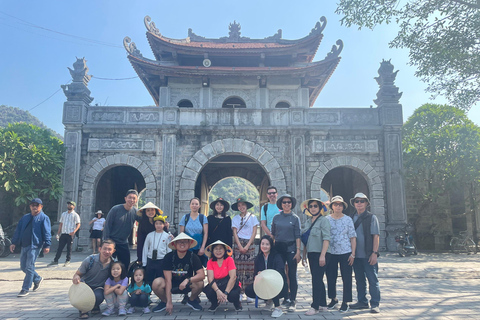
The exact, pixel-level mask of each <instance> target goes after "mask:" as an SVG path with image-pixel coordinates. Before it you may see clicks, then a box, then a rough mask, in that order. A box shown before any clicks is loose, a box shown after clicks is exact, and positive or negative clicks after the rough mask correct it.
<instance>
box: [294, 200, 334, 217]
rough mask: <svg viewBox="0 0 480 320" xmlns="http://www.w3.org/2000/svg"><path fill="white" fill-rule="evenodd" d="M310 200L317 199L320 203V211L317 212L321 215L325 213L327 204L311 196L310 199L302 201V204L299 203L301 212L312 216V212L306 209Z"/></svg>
mask: <svg viewBox="0 0 480 320" xmlns="http://www.w3.org/2000/svg"><path fill="white" fill-rule="evenodd" d="M310 201H317V202H318V203H320V212H319V213H320V214H321V215H322V216H324V215H325V214H326V213H327V211H328V209H327V206H326V205H325V202H323V201H322V200H320V199H317V198H312V199H308V200H305V201H303V202H302V204H301V205H300V209H301V210H302V212H303V213H304V214H306V215H307V216H309V217H311V216H312V214H311V213H310V211H309V210H308V203H309V202H310Z"/></svg>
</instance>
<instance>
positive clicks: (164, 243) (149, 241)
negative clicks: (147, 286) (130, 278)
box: [142, 231, 172, 267]
mask: <svg viewBox="0 0 480 320" xmlns="http://www.w3.org/2000/svg"><path fill="white" fill-rule="evenodd" d="M169 243H170V233H167V232H156V231H152V232H150V233H149V234H148V235H147V238H146V239H145V244H144V245H143V253H142V263H143V266H144V267H145V266H146V265H147V258H150V259H152V255H153V250H157V260H160V259H163V257H165V255H166V254H167V253H169V252H170V251H172V249H170V248H169V247H168V244H169Z"/></svg>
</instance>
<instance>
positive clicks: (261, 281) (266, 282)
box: [253, 269, 283, 300]
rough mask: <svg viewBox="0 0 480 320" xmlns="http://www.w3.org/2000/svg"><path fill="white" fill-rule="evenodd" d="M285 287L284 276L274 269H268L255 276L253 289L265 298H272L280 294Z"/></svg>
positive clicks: (261, 297) (260, 296)
mask: <svg viewBox="0 0 480 320" xmlns="http://www.w3.org/2000/svg"><path fill="white" fill-rule="evenodd" d="M282 288H283V277H282V275H281V274H280V273H279V272H278V271H277V270H273V269H266V270H263V271H262V272H260V274H259V275H258V276H256V277H255V281H254V282H253V290H254V291H255V294H256V295H257V296H258V297H259V298H260V299H264V300H270V299H273V298H275V297H276V296H278V294H279V293H280V292H281V291H282Z"/></svg>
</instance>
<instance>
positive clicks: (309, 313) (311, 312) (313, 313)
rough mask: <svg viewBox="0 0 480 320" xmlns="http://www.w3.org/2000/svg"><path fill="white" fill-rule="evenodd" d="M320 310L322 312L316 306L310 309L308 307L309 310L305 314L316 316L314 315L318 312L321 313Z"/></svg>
mask: <svg viewBox="0 0 480 320" xmlns="http://www.w3.org/2000/svg"><path fill="white" fill-rule="evenodd" d="M319 312H320V311H319V310H317V309H315V308H310V309H308V311H307V312H305V315H306V316H314V315H316V314H317V313H319Z"/></svg>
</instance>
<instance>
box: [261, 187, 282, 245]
mask: <svg viewBox="0 0 480 320" xmlns="http://www.w3.org/2000/svg"><path fill="white" fill-rule="evenodd" d="M267 198H268V203H266V204H265V205H263V206H262V208H261V209H260V226H261V227H262V230H263V232H264V234H267V235H269V236H272V232H271V230H272V220H273V217H274V216H275V215H276V214H278V213H279V212H280V209H278V207H277V188H276V187H274V186H269V187H268V188H267Z"/></svg>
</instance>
